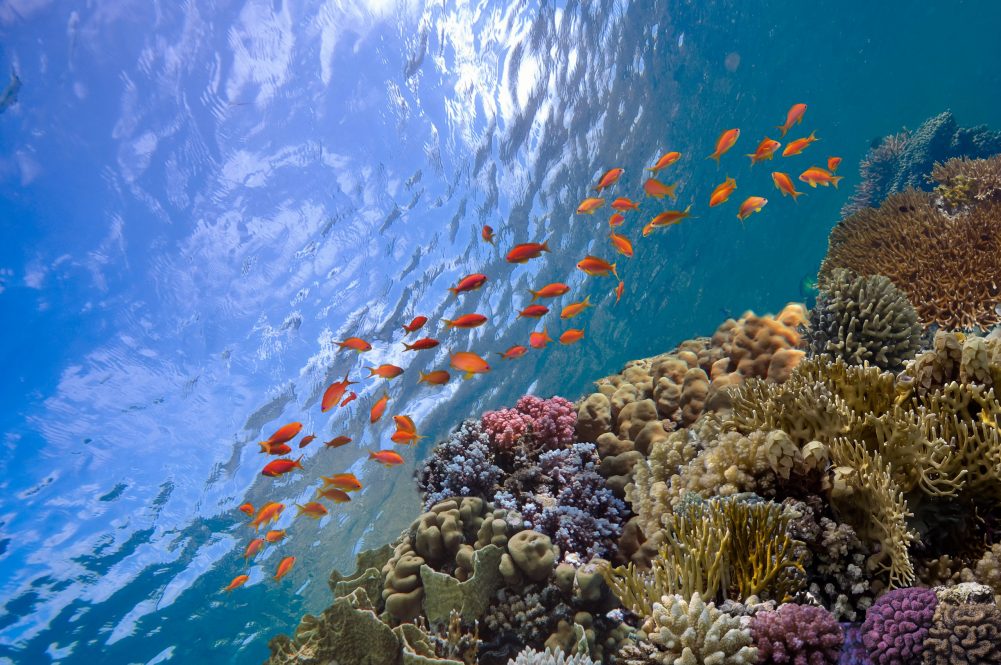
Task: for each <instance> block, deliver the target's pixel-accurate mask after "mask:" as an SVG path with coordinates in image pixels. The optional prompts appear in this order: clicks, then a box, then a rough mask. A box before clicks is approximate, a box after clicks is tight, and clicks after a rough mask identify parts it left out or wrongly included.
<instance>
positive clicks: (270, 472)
mask: <svg viewBox="0 0 1001 665" xmlns="http://www.w3.org/2000/svg"><path fill="white" fill-rule="evenodd" d="M301 462H302V455H300V456H299V459H297V460H290V459H276V460H274V461H273V462H268V463H267V464H266V465H264V469H263V470H262V471H261V475H262V476H268V477H269V478H277V477H278V476H283V475H285V474H286V473H289V472H290V471H292V470H293V469H302V464H301Z"/></svg>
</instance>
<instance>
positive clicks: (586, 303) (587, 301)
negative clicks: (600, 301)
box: [584, 295, 594, 307]
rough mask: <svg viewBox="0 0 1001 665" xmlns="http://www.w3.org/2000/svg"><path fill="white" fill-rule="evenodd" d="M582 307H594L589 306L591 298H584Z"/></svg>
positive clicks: (587, 296)
mask: <svg viewBox="0 0 1001 665" xmlns="http://www.w3.org/2000/svg"><path fill="white" fill-rule="evenodd" d="M584 306H585V307H594V305H592V304H591V296H590V295H586V296H584Z"/></svg>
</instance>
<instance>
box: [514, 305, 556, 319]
mask: <svg viewBox="0 0 1001 665" xmlns="http://www.w3.org/2000/svg"><path fill="white" fill-rule="evenodd" d="M548 312H549V308H548V307H546V306H545V305H529V306H528V307H526V308H525V309H523V310H521V311H520V312H518V317H517V318H519V319H520V318H522V317H527V318H531V319H537V318H539V317H540V316H545V315H546V314H547V313H548Z"/></svg>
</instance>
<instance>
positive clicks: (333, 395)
mask: <svg viewBox="0 0 1001 665" xmlns="http://www.w3.org/2000/svg"><path fill="white" fill-rule="evenodd" d="M356 383H357V381H348V375H347V373H346V372H345V374H344V378H343V379H342V380H341V381H334V382H333V383H331V384H330V385H329V386H327V389H326V390H325V391H324V392H323V399H321V400H320V411H321V412H322V413H326V412H327V411H329V410H330V409H332V408H333V407H335V406H336V405H337V404H338V403H339V402H340V401H341V398H342V397H344V392H345V391H346V390H347V389H348V386H352V385H354V384H356Z"/></svg>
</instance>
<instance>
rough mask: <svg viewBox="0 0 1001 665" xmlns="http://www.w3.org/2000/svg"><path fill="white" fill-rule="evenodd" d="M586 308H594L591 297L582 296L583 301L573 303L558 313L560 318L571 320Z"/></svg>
mask: <svg viewBox="0 0 1001 665" xmlns="http://www.w3.org/2000/svg"><path fill="white" fill-rule="evenodd" d="M588 307H594V305H592V304H591V296H584V299H583V300H581V301H580V302H573V303H570V304H569V305H567V306H566V307H564V308H563V311H562V312H560V318H561V319H572V318H573V317H575V316H577V315H578V314H580V313H581V312H583V311H584V310H585V309H587V308H588Z"/></svg>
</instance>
